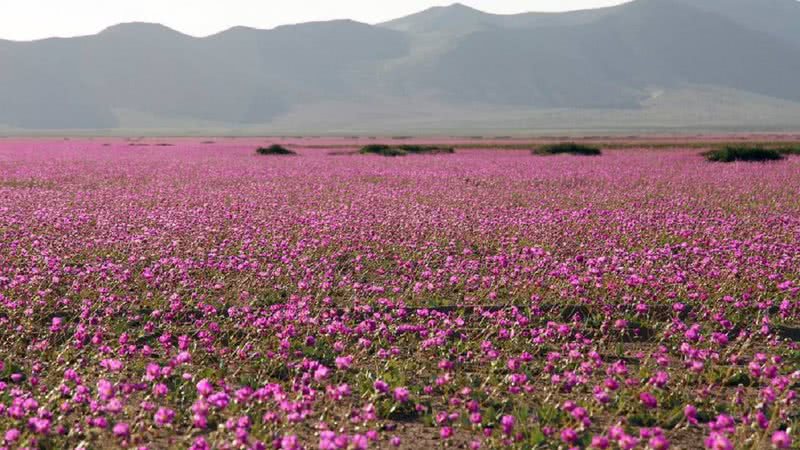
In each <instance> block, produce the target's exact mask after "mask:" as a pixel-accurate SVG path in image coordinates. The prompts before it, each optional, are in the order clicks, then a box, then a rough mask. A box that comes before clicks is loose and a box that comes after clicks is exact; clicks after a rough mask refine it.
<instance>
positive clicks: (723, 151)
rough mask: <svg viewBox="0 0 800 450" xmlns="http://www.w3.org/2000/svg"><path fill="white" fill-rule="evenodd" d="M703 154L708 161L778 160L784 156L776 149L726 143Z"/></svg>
mask: <svg viewBox="0 0 800 450" xmlns="http://www.w3.org/2000/svg"><path fill="white" fill-rule="evenodd" d="M703 156H705V158H706V159H707V160H709V161H713V162H724V163H729V162H734V161H746V162H760V161H761V162H763V161H779V160H781V159H783V158H784V156H783V155H782V154H781V153H780V152H779V151H778V150H772V149H766V148H763V147H753V146H745V145H726V146H724V147H720V148H717V149H714V150H711V151H708V152H705V153H703Z"/></svg>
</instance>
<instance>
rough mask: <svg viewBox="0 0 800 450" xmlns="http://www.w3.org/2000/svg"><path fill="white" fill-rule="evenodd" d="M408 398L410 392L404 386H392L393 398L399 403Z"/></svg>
mask: <svg viewBox="0 0 800 450" xmlns="http://www.w3.org/2000/svg"><path fill="white" fill-rule="evenodd" d="M409 398H410V392H409V391H408V389H406V388H404V387H397V388H394V399H395V400H397V401H398V402H400V403H405V402H407V401H408V399H409Z"/></svg>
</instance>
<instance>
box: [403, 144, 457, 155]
mask: <svg viewBox="0 0 800 450" xmlns="http://www.w3.org/2000/svg"><path fill="white" fill-rule="evenodd" d="M397 148H399V149H400V150H403V151H405V152H408V153H413V154H416V155H421V154H438V153H455V150H454V149H453V147H439V146H436V145H398V146H397Z"/></svg>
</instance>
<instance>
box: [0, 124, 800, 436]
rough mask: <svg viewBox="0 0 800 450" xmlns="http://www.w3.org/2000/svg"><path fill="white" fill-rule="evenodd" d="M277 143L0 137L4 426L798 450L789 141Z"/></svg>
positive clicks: (796, 170) (797, 253) (44, 432)
mask: <svg viewBox="0 0 800 450" xmlns="http://www.w3.org/2000/svg"><path fill="white" fill-rule="evenodd" d="M337 142H338V141H337ZM263 144H265V143H264V142H263V141H256V140H254V139H250V140H248V139H220V140H217V141H216V142H211V141H201V140H191V139H175V140H166V141H164V140H161V141H159V140H147V141H127V140H121V139H119V140H114V139H105V140H103V139H92V140H88V139H85V140H77V139H76V140H25V139H20V140H12V139H0V448H25V447H28V448H47V449H60V448H87V449H96V448H131V449H138V448H147V449H162V448H163V449H166V448H192V449H197V450H200V449H211V448H219V449H226V448H228V449H238V448H252V449H323V450H325V449H366V448H387V449H388V448H402V449H428V448H432V449H435V448H465V449H478V448H481V449H497V448H509V449H533V448H543V449H558V448H563V449H567V448H596V449H606V448H609V449H617V448H621V449H634V448H637V449H645V448H649V449H653V450H660V449H666V448H709V449H734V448H736V449H768V448H798V441H800V436H799V435H798V425H800V399H798V398H797V397H798V393H800V157H796V156H792V157H789V158H787V159H786V160H785V161H781V162H776V163H767V164H760V163H755V164H753V163H750V164H748V163H734V164H714V163H709V162H706V161H705V160H704V159H703V157H702V156H700V155H699V154H698V153H699V152H698V150H697V149H689V148H686V149H680V148H678V149H655V150H644V149H636V148H631V149H624V150H607V151H604V154H603V155H602V156H597V157H576V156H554V157H540V156H534V155H531V154H530V152H527V151H515V150H500V149H458V150H457V151H456V153H455V154H452V155H449V154H441V155H410V156H406V157H400V158H383V157H380V156H373V155H350V154H343V155H342V154H341V153H342V152H339V153H337V154H336V155H332V154H331V153H336V152H334V151H332V150H325V149H324V147H325V145H327V144H328V143H327V142H326V141H322V140H317V141H314V140H307V141H304V140H287V141H286V142H285V144H286V145H287V146H288V147H290V148H292V149H293V150H295V151H296V152H297V153H298V155H296V156H258V155H256V154H255V148H256V147H258V146H259V145H263ZM312 144H313V145H312ZM338 144H340V143H338ZM338 144H337V145H338Z"/></svg>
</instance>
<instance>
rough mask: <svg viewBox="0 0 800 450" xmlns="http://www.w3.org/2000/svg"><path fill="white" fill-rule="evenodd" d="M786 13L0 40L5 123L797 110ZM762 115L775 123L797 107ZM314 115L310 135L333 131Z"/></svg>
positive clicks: (697, 7) (733, 8) (453, 14)
mask: <svg viewBox="0 0 800 450" xmlns="http://www.w3.org/2000/svg"><path fill="white" fill-rule="evenodd" d="M747 17H754V18H755V19H753V20H752V21H748V20H747ZM795 19H796V20H797V22H795V23H800V2H797V1H795V0H759V1H756V0H725V1H722V0H692V1H689V0H635V1H632V2H629V3H625V4H622V5H619V6H613V7H606V8H597V9H589V10H578V11H571V12H566V13H535V12H534V13H522V14H511V15H501V14H490V13H485V12H482V11H479V10H477V9H474V8H471V7H468V6H466V5H463V4H460V3H455V4H452V5H450V6H445V7H434V8H430V9H427V10H425V11H421V12H419V13H416V14H412V15H409V16H406V17H402V18H399V19H395V20H392V21H388V22H383V23H380V24H376V25H370V24H365V23H361V22H356V21H352V20H347V19H344V20H335V21H322V22H309V23H302V24H296V25H283V26H279V27H275V28H272V29H269V30H261V29H257V28H249V27H232V28H229V29H227V30H224V31H221V32H219V33H215V34H213V35H209V36H204V37H194V36H190V35H187V34H183V33H181V32H180V31H177V30H174V29H171V28H169V27H166V26H164V25H160V24H155V23H146V22H130V23H122V24H117V25H114V26H111V27H108V28H106V29H105V30H103V31H101V32H100V33H97V34H94V35H88V36H81V37H75V38H48V39H42V40H35V41H24V42H19V41H7V40H5V41H4V40H0V65H2V66H3V67H5V68H6V69H5V70H3V71H0V127H5V128H9V127H10V128H11V129H20V130H26V129H27V130H47V129H101V130H102V129H126V128H132V127H133V128H135V125H136V124H135V123H134V124H131V123H130V120H131V119H130V118H131V117H145V116H152V117H164V118H169V117H175V118H178V117H180V118H184V119H181V121H184V120H185V121H186V122H187V123H189V124H191V122H192V120H194V121H195V122H196V123H197V127H198V129H202V128H204V127H206V126H207V125H206V124H207V123H219V124H223V125H222V126H226V127H229V128H230V129H232V130H236V129H238V128H252V127H261V129H265V130H267V129H271V126H272V125H271V124H273V123H275V124H277V123H284V122H285V121H284V120H280V118H281V117H292V118H293V120H299V122H300V123H302V117H303V112H304V111H308V112H309V117H310V116H311V115H313V114H314V113H312V111H318V110H319V108H316V107H315V105H323V104H324V105H334V104H339V105H341V108H340V110H341V112H342V114H345V117H346V114H349V113H352V114H354V116H353V120H361V121H364V122H365V123H364V129H369V127H370V123H372V122H374V123H375V124H377V123H378V122H379V120H378V119H373V118H371V117H366V118H365V117H364V115H363V112H362V113H359V114H358V115H355V113H353V111H364V110H365V109H364V108H365V107H366V108H367V110H370V109H371V110H373V111H374V112H375V114H376V115H380V114H382V107H383V106H384V105H394V106H393V107H396V108H400V109H399V110H397V111H392V114H397V117H399V119H398V123H401V122H402V123H411V122H412V121H413V120H406V119H403V117H408V119H412V116H413V115H418V114H419V111H420V108H421V107H422V105H427V106H426V108H428V110H429V111H440V114H445V113H444V111H448V112H447V113H446V114H447V115H452V114H453V111H457V110H458V109H459V108H473V109H475V110H487V111H498V112H499V113H503V112H504V111H505V112H507V113H508V114H515V115H516V114H519V111H520V108H522V109H527V110H529V111H530V114H531V117H538V116H539V114H540V113H539V112H540V111H545V110H548V109H553V108H555V109H559V110H564V111H568V110H574V111H575V112H576V113H575V117H576V118H579V117H583V116H585V114H584V113H581V111H584V110H587V109H588V110H592V109H595V110H602V109H607V110H609V111H612V110H628V109H630V110H637V109H642V110H644V109H646V108H648V107H651V106H652V105H651V103H648V102H649V101H650V100H651V99H652V97H653V95H654V94H653V93H654V92H665V91H666V92H668V91H680V90H682V89H687V88H691V89H694V88H693V87H696V86H709V92H711V91H713V89H711V87H718V88H722V89H725V92H727V93H728V94H726V95H727V96H729V95H731V94H730V92H741V97H742V98H757V99H759V101H762V102H770V100H768V99H769V98H772V99H775V102H774V103H775V105H779V104H781V105H785V103H779V102H787V101H788V102H790V103H791V102H794V103H797V104H798V105H800V81H797V80H796V79H795V78H800V77H796V75H797V74H800V31H798V30H795V28H794V27H791V26H788V25H787V24H791V23H792V22H793V21H794V20H795ZM771 24H776V25H775V26H771ZM797 28H800V27H797ZM765 69H768V70H765ZM715 92H722V91H715ZM748 93H751V94H757V95H758V96H757V97H748V95H749V94H748ZM706 97H708V98H713V96H705V97H703V98H706ZM709 101H710V100H709ZM729 103H730V102H729ZM740 104H741V103H740ZM356 105H359V106H357V107H356ZM398 105H402V106H398ZM414 105H417V106H414ZM706 106H708V108H706V109H709V110H711V109H713V108H711V106H712V105H706ZM671 107H673V108H678V107H677V106H676V105H672V106H671ZM687 108H688V107H687ZM693 108H702V105H695V106H693ZM781 109H783V110H785V111H786V114H785V115H782V113H781ZM762 110H764V111H766V110H769V111H771V113H773V114H775V115H776V122H781V123H791V122H792V120H793V118H794V116H790V115H789V114H790V111H791V114H795V112H794V108H789V107H785V106H784V107H783V108H781V107H776V108H766V109H764V108H762ZM120 111H127V112H126V113H125V114H121V113H120ZM686 113H687V115H690V114H691V113H692V111H690V110H688V109H687V111H686ZM612 115H613V114H612ZM678 115H679V114H676V116H678ZM725 116H726V117H727V116H728V115H725ZM731 117H733V116H731ZM744 117H746V115H745V116H744ZM431 120H432V121H436V122H437V123H443V124H444V123H446V121H447V117H438V116H431ZM576 120H579V119H576ZM167 121H171V120H167ZM148 123H152V122H151V121H148ZM181 123H182V122H181ZM314 123H317V122H314V121H312V120H311V119H309V121H308V126H309V131H310V132H314V131H326V130H318V129H316V128H314V127H315V125H314ZM759 123H762V121H759ZM576 125H580V123H576ZM382 126H384V125H382ZM730 126H740V127H744V128H746V127H747V126H748V124H747V123H746V121H745V122H743V123H731V124H730ZM189 128H192V127H191V126H189ZM411 131H413V130H411Z"/></svg>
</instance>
